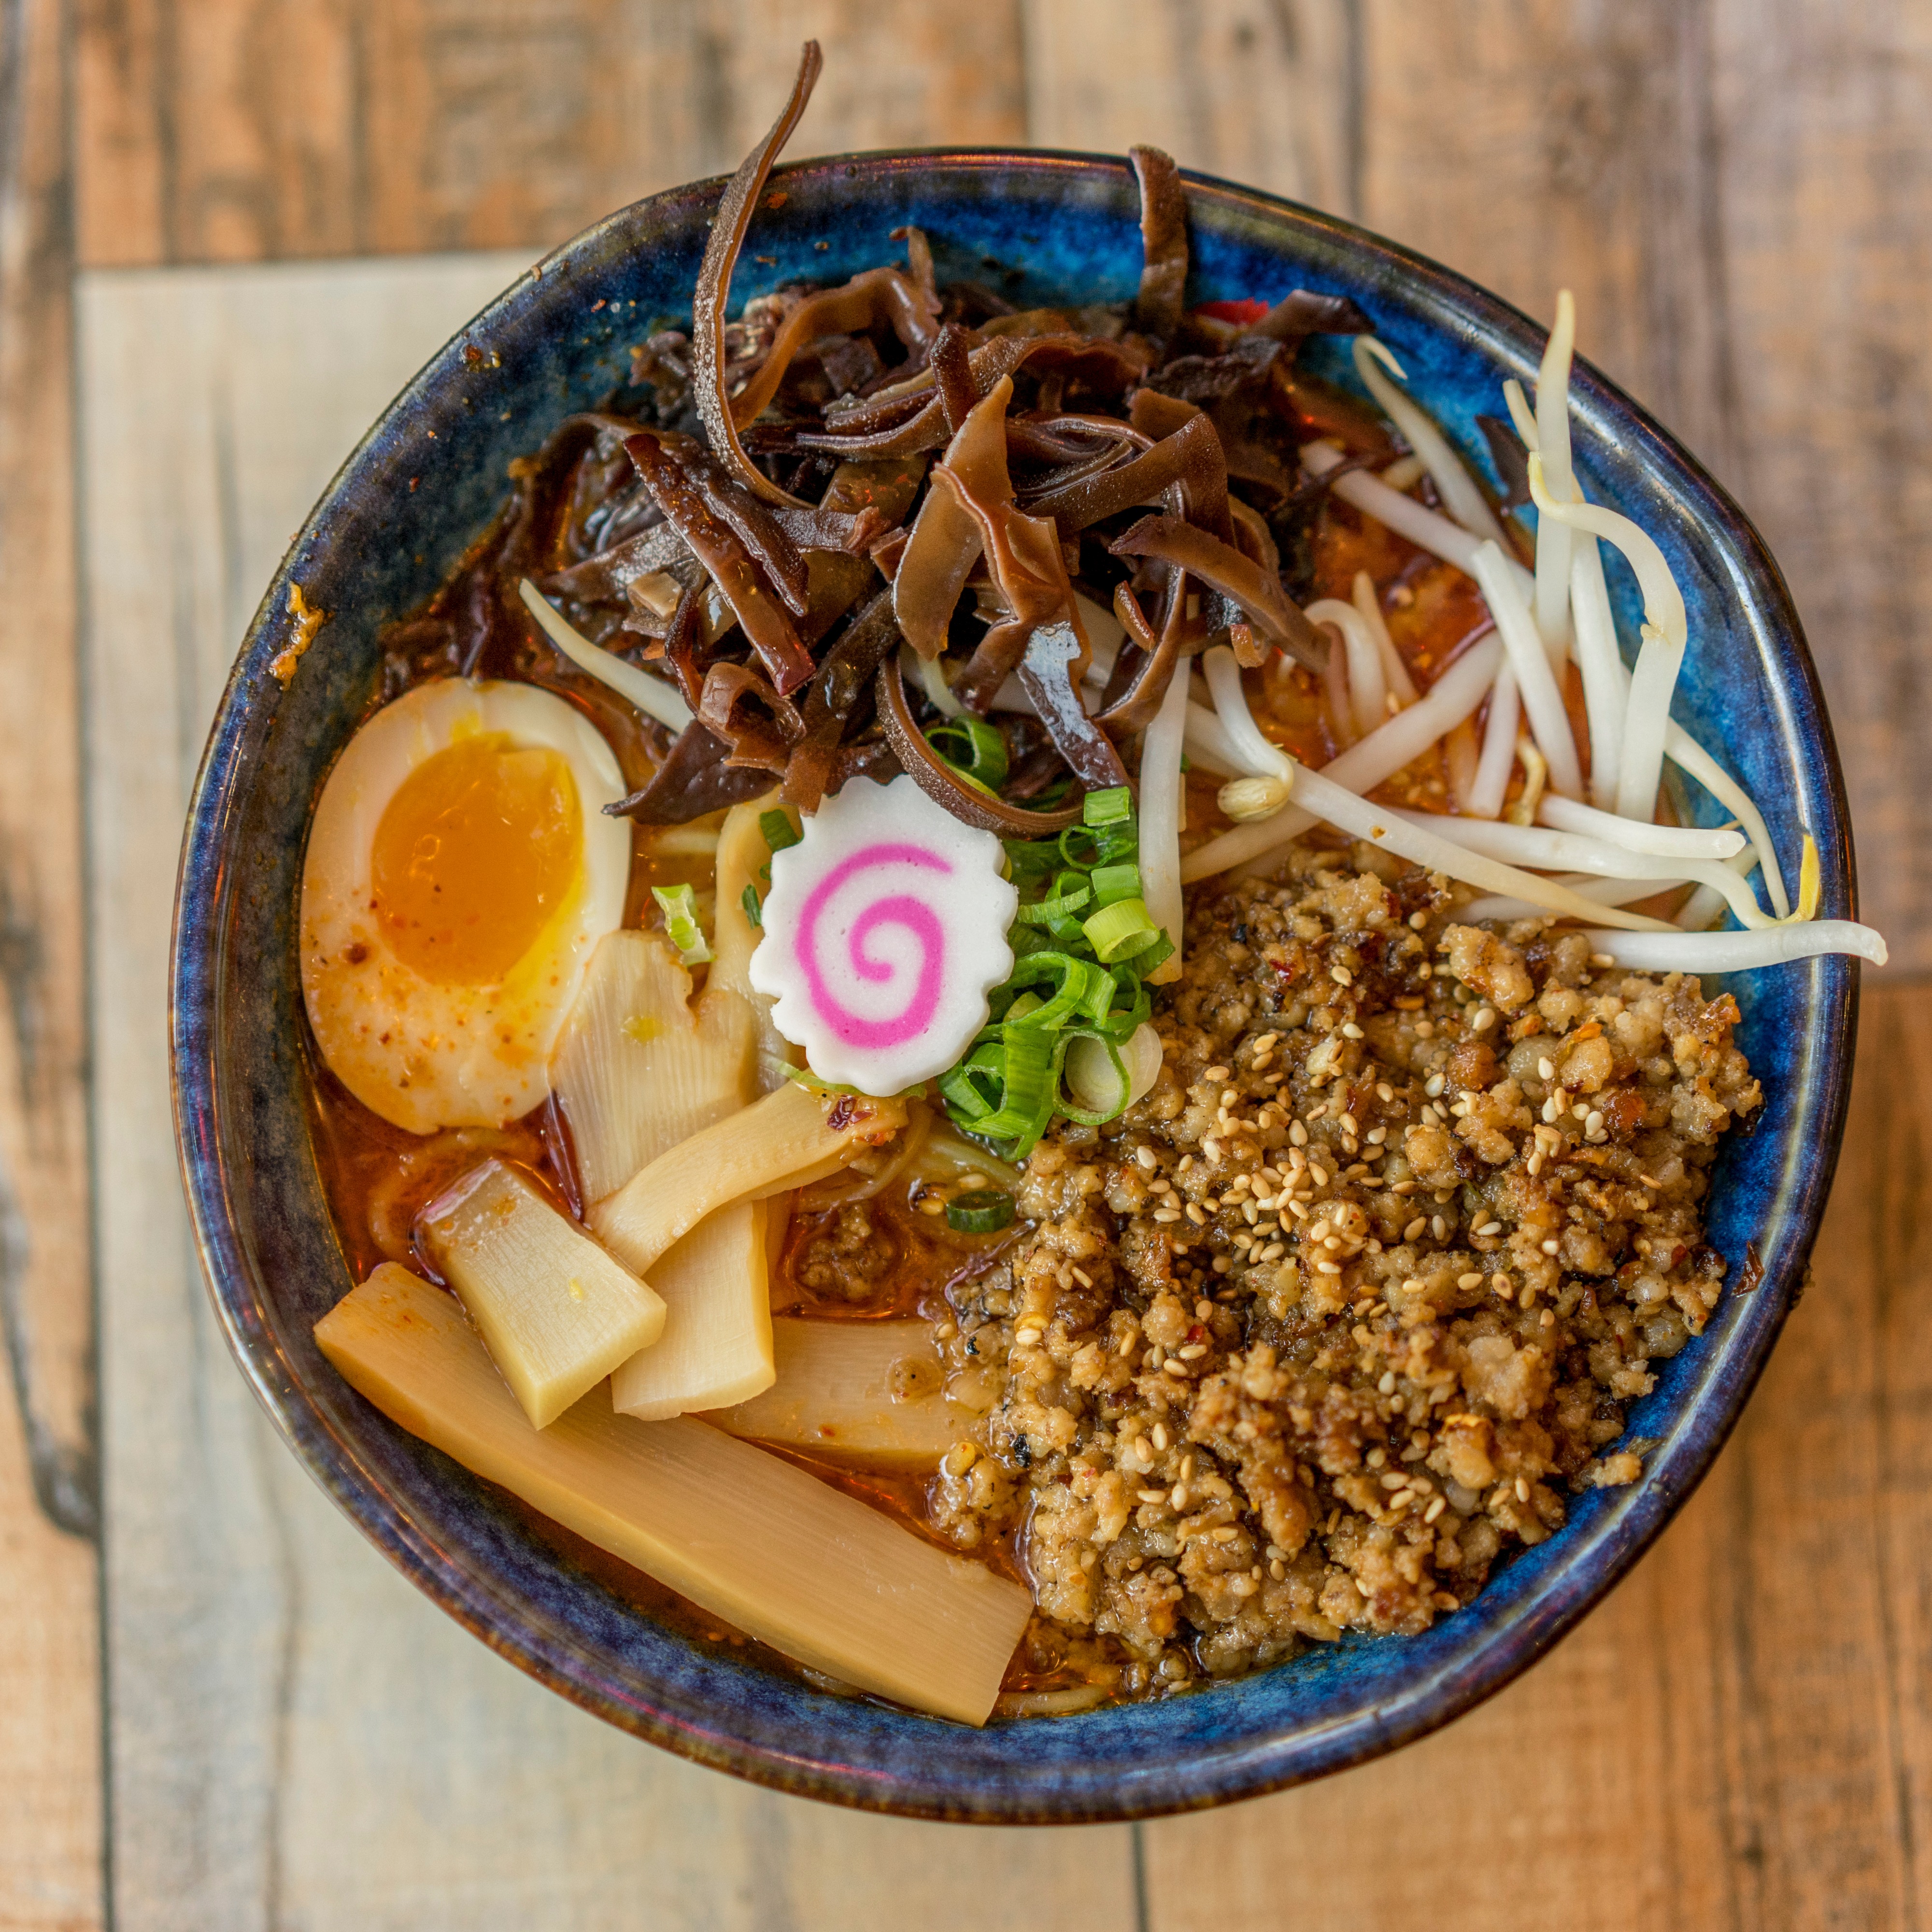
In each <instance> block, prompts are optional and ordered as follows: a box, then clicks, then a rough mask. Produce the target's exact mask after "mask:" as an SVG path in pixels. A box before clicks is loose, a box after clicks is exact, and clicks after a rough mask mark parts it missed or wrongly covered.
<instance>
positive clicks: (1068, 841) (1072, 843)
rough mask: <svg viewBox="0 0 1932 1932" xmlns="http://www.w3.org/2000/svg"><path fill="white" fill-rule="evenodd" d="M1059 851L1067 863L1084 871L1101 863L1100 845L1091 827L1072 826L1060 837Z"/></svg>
mask: <svg viewBox="0 0 1932 1932" xmlns="http://www.w3.org/2000/svg"><path fill="white" fill-rule="evenodd" d="M1083 847H1084V848H1085V849H1084V850H1083V849H1082V848H1083ZM1058 850H1059V853H1060V856H1061V859H1062V860H1064V862H1065V863H1067V865H1077V866H1079V867H1080V868H1081V869H1082V870H1083V871H1085V870H1086V869H1088V868H1090V867H1092V866H1094V865H1098V864H1099V863H1100V841H1099V840H1098V839H1097V838H1095V837H1094V829H1093V827H1092V826H1088V825H1070V826H1068V827H1067V829H1066V830H1065V831H1064V832H1062V833H1061V835H1060V841H1059V847H1058Z"/></svg>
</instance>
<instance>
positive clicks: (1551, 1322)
mask: <svg viewBox="0 0 1932 1932" xmlns="http://www.w3.org/2000/svg"><path fill="white" fill-rule="evenodd" d="M1538 1319H1539V1320H1540V1321H1541V1322H1542V1324H1543V1325H1544V1328H1555V1327H1556V1316H1553V1314H1551V1313H1550V1310H1548V1309H1547V1308H1546V1309H1545V1310H1544V1311H1543V1313H1542V1314H1541V1316H1539V1317H1538Z"/></svg>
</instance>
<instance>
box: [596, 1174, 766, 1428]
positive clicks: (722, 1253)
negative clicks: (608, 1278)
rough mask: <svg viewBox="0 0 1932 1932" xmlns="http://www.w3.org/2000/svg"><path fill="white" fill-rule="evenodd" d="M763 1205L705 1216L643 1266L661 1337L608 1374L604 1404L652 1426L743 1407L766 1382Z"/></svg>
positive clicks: (740, 1204)
mask: <svg viewBox="0 0 1932 1932" xmlns="http://www.w3.org/2000/svg"><path fill="white" fill-rule="evenodd" d="M770 1215H771V1208H770V1205H769V1203H768V1202H763V1201H733V1202H732V1203H731V1204H730V1205H729V1206H728V1207H724V1208H719V1209H718V1211H717V1212H716V1213H715V1214H707V1215H706V1217H704V1219H703V1220H701V1221H700V1222H699V1223H698V1224H697V1226H696V1227H694V1229H691V1232H690V1233H689V1234H688V1235H685V1238H684V1239H683V1240H682V1241H679V1243H678V1244H676V1247H673V1248H672V1249H671V1250H670V1251H669V1252H668V1253H665V1254H664V1255H661V1256H659V1257H658V1260H657V1261H656V1262H655V1263H654V1264H653V1265H652V1268H651V1286H652V1287H653V1288H654V1289H656V1290H657V1292H658V1294H659V1295H662V1296H663V1298H664V1307H665V1309H666V1310H667V1313H666V1315H665V1319H664V1334H662V1335H661V1337H659V1338H658V1340H657V1342H656V1343H655V1345H654V1346H652V1347H650V1348H648V1349H645V1350H644V1351H643V1353H642V1354H640V1355H633V1356H632V1357H631V1359H630V1360H629V1361H628V1362H626V1363H625V1364H624V1365H623V1367H621V1368H620V1369H619V1370H617V1371H616V1373H615V1374H614V1375H613V1376H611V1378H610V1406H611V1407H612V1408H613V1409H617V1410H619V1411H621V1412H622V1413H623V1414H624V1415H634V1416H638V1417H641V1418H643V1420H645V1421H660V1420H661V1419H662V1418H664V1417H665V1416H670V1415H688V1414H690V1413H691V1412H692V1411H693V1410H694V1409H721V1408H724V1407H725V1406H727V1405H728V1404H730V1403H739V1402H744V1401H746V1400H748V1399H750V1398H751V1397H754V1396H756V1395H757V1394H759V1393H760V1391H762V1390H764V1389H768V1388H770V1387H771V1385H772V1376H773V1375H774V1373H775V1370H774V1367H773V1364H772V1301H771V1277H770V1274H769V1268H768V1266H767V1263H766V1239H767V1232H766V1231H767V1227H768V1224H769V1220H770Z"/></svg>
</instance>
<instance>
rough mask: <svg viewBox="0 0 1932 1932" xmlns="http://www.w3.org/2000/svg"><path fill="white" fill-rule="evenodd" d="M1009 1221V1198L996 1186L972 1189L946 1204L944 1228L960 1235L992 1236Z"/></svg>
mask: <svg viewBox="0 0 1932 1932" xmlns="http://www.w3.org/2000/svg"><path fill="white" fill-rule="evenodd" d="M1012 1220H1013V1196H1011V1195H1010V1194H1007V1193H1002V1192H1001V1190H999V1189H998V1188H997V1187H975V1188H973V1189H971V1190H969V1191H968V1193H965V1194H956V1195H955V1196H953V1199H951V1200H950V1201H949V1202H947V1204H946V1225H947V1226H948V1227H949V1228H950V1229H953V1230H954V1231H955V1232H956V1233H959V1234H962V1235H995V1234H998V1232H999V1231H1000V1230H1001V1229H1002V1228H1004V1227H1006V1226H1009V1225H1010V1223H1011V1222H1012Z"/></svg>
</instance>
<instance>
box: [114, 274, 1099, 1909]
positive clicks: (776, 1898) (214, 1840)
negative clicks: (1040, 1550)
mask: <svg viewBox="0 0 1932 1932" xmlns="http://www.w3.org/2000/svg"><path fill="white" fill-rule="evenodd" d="M518 259H519V258H515V257H509V258H505V257H495V258H484V259H482V260H476V259H474V258H469V259H465V258H444V259H443V260H437V261H425V260H414V261H410V260H404V261H398V262H392V263H361V264H353V265H332V266H326V267H324V266H316V265H290V266H281V267H277V268H265V269H216V270H209V269H187V270H168V271H134V272H126V271H115V272H98V273H95V274H94V275H90V276H89V277H86V278H84V279H83V284H82V287H81V293H80V325H81V343H82V358H83V360H82V398H83V411H82V415H83V450H84V454H85V458H86V528H87V530H88V533H89V544H88V550H87V586H88V594H89V608H90V610H91V611H92V613H94V617H95V621H94V622H93V623H92V626H91V627H90V629H89V634H88V640H87V648H88V660H87V662H88V688H89V693H90V731H91V743H92V748H93V751H94V756H93V757H92V760H91V763H90V802H91V804H92V825H93V826H94V829H95V838H94V847H93V867H92V890H93V901H92V903H93V906H94V909H95V934H96V941H95V950H94V956H93V962H92V964H93V971H94V974H95V989H96V991H95V1051H96V1059H97V1064H98V1067H99V1069H100V1072H99V1076H98V1108H99V1122H100V1127H99V1134H100V1159H101V1171H102V1172H103V1173H104V1174H106V1175H111V1176H112V1177H113V1187H112V1188H111V1189H110V1190H108V1191H107V1193H105V1194H104V1198H103V1201H102V1204H101V1259H102V1271H103V1296H104V1311H105V1321H104V1346H103V1361H102V1370H103V1382H104V1400H105V1409H106V1459H107V1460H106V1469H107V1496H108V1523H109V1537H108V1546H107V1616H108V1637H107V1641H108V1653H109V1659H110V1674H111V1677H112V1681H113V1711H112V1718H111V1725H112V1754H113V1821H114V1822H113V1830H114V1843H113V1871H114V1886H115V1896H114V1908H115V1923H116V1924H118V1925H119V1926H120V1927H123V1928H124V1932H151V1928H153V1929H154V1932H159V1929H160V1928H167V1929H168V1932H172V1928H176V1927H178V1928H181V1932H231V1928H234V1932H244V1928H246V1932H253V1928H256V1927H263V1928H266V1927H272V1926H276V1925H281V1924H300V1925H302V1926H305V1927H311V1928H314V1929H315V1932H329V1928H335V1927H341V1928H343V1932H370V1928H382V1927H395V1928H398V1932H436V1929H437V1928H440V1927H449V1928H451V1932H473V1928H484V1929H485V1932H487V1928H492V1927H505V1928H509V1927H517V1928H520V1932H547V1928H550V1927H557V1928H563V1927H568V1928H571V1932H580V1928H598V1927H613V1928H614V1927H619V1926H625V1927H628V1926H630V1925H633V1924H635V1923H637V1915H638V1912H639V1909H640V1906H639V1900H640V1899H648V1900H649V1902H650V1903H649V1912H650V1913H651V1915H652V1922H653V1923H661V1924H667V1925H691V1926H700V1925H702V1926H706V1927H710V1926H716V1927H723V1928H727V1932H729V1928H739V1927H742V1928H746V1932H749V1928H751V1927H769V1926H772V1925H783V1926H787V1927H799V1928H802V1929H803V1928H811V1927H827V1928H829V1927H833V1926H838V1925H844V1924H850V1923H853V1922H858V1923H879V1924H883V1923H887V1922H894V1921H898V1919H900V1918H904V1919H905V1920H906V1921H907V1922H910V1923H916V1924H920V1925H922V1926H932V1927H938V1928H945V1927H961V1928H964V1927H969V1926H970V1927H983V1926H999V1927H1007V1926H1010V1927H1019V1926H1020V1925H1022V1924H1023V1923H1024V1924H1032V1923H1034V1922H1035V1921H1036V1920H1037V1917H1038V1916H1039V1915H1041V1914H1042V1913H1044V1914H1045V1915H1047V1916H1049V1917H1057V1918H1060V1919H1061V1921H1064V1922H1068V1923H1079V1924H1082V1925H1083V1926H1085V1925H1089V1924H1092V1925H1096V1926H1099V1927H1123V1928H1124V1927H1127V1925H1129V1924H1130V1923H1131V1922H1132V1919H1133V1876H1132V1860H1131V1855H1130V1845H1129V1841H1128V1838H1127V1834H1126V1833H1125V1832H1124V1831H1119V1830H1115V1831H1097V1832H1086V1833H1082V1834H1076V1835H1064V1834H1063V1835H1040V1834H1028V1833H1024V1832H1009V1833H1003V1834H1001V1835H998V1837H997V1838H995V1839H993V1840H992V1841H987V1840H985V1839H983V1838H980V1837H978V1836H977V1835H974V1834H970V1833H964V1832H947V1831H944V1830H941V1829H939V1828H938V1827H936V1826H907V1825H901V1824H898V1823H893V1822H891V1821H886V1820H874V1819H865V1818H861V1817H857V1816H856V1815H853V1814H846V1813H840V1812H833V1811H827V1810H825V1809H823V1808H819V1807H815V1806H807V1805H805V1804H804V1803H803V1802H801V1801H799V1800H796V1799H781V1798H777V1797H774V1796H770V1795H769V1794H767V1793H760V1792H757V1791H754V1790H752V1789H751V1787H748V1786H745V1785H742V1784H737V1783H736V1782H735V1781H731V1780H730V1779H727V1778H721V1777H719V1776H718V1775H715V1774H713V1773H710V1772H702V1771H698V1770H695V1769H691V1767H689V1766H685V1765H683V1764H681V1763H679V1762H678V1761H677V1760H674V1759H673V1758H671V1757H668V1756H667V1755H665V1754H661V1753H659V1752H657V1751H652V1750H651V1749H650V1748H648V1747H647V1746H645V1745H640V1744H638V1743H637V1742H634V1740H631V1739H628V1738H625V1737H624V1736H621V1735H620V1734H619V1733H616V1732H615V1731H613V1730H609V1729H608V1728H607V1727H604V1726H603V1725H601V1724H598V1723H597V1722H596V1721H595V1720H593V1719H592V1718H588V1717H586V1716H585V1715H583V1714H582V1713H580V1712H577V1711H576V1710H575V1709H573V1708H572V1707H571V1706H568V1705H567V1704H565V1703H564V1702H563V1701H562V1700H560V1699H559V1698H556V1697H553V1696H551V1695H550V1694H548V1693H547V1692H545V1691H542V1690H541V1689H539V1688H538V1687H537V1686H536V1685H534V1684H532V1683H531V1682H529V1680H527V1679H524V1678H523V1677H522V1676H520V1675H519V1674H518V1673H516V1672H515V1671H514V1670H512V1669H511V1668H510V1667H508V1665H507V1664H504V1663H503V1662H502V1661H500V1660H499V1659H498V1658H496V1657H495V1656H494V1655H492V1654H491V1653H490V1652H489V1651H488V1650H487V1649H485V1648H484V1646H482V1645H481V1644H478V1643H475V1642H474V1641H473V1640H471V1639H470V1638H469V1637H468V1636H467V1635H466V1634H464V1633H463V1631H461V1630H460V1629H459V1628H458V1626H457V1625H455V1624H454V1623H452V1622H449V1620H447V1619H445V1618H443V1617H442V1616H440V1615H439V1614H438V1613H437V1612H436V1611H435V1610H434V1609H432V1608H431V1606H430V1605H429V1604H428V1603H427V1602H426V1601H425V1600H424V1599H422V1598H421V1597H419V1595H417V1594H416V1592H413V1590H412V1589H410V1587H409V1586H407V1584H405V1583H404V1582H403V1581H402V1580H401V1578H399V1577H398V1576H397V1575H396V1574H395V1573H394V1572H393V1571H392V1570H390V1568H389V1566H388V1565H386V1564H385V1563H384V1562H383V1561H382V1560H381V1559H380V1558H379V1557H378V1556H377V1555H376V1554H375V1553H374V1552H373V1551H372V1550H369V1549H368V1547H366V1546H365V1544H363V1542H362V1539H361V1538H360V1537H359V1536H358V1535H356V1532H354V1530H353V1529H352V1528H351V1527H350V1526H349V1524H348V1523H347V1522H346V1520H344V1519H342V1518H341V1517H339V1516H338V1515H337V1514H336V1513H335V1511H333V1510H332V1509H331V1508H329V1505H328V1504H327V1502H326V1501H325V1500H324V1499H323V1496H322V1495H321V1493H320V1491H319V1490H317V1489H316V1488H315V1487H314V1485H313V1484H311V1483H310V1481H308V1478H307V1477H306V1476H305V1475H304V1474H303V1473H302V1471H301V1469H299V1467H298V1466H297V1465H296V1463H295V1462H294V1460H293V1458H292V1457H290V1456H289V1455H288V1454H287V1452H286V1451H284V1449H283V1448H282V1447H281V1445H280V1443H279V1442H278V1441H277V1440H276V1439H275V1437H274V1436H273V1434H272V1431H271V1430H270V1429H269V1425H268V1424H267V1423H266V1421H265V1420H264V1419H263V1418H262V1417H261V1416H260V1415H259V1413H258V1412H257V1409H256V1406H255V1404H254V1399H253V1398H252V1397H251V1395H250V1394H249V1393H248V1390H247V1388H246V1387H245V1384H244V1383H243V1382H242V1378H241V1377H240V1376H239V1375H238V1374H237V1373H236V1371H235V1369H234V1367H233V1364H232V1363H231V1362H230V1361H229V1359H228V1356H227V1352H226V1349H225V1347H224V1346H223V1343H222V1342H221V1340H220V1337H218V1335H217V1333H216V1332H215V1330H214V1324H213V1321H212V1319H211V1316H209V1314H208V1312H207V1310H206V1307H205V1298H204V1297H203V1295H202V1289H201V1286H200V1283H199V1280H198V1279H197V1271H196V1263H195V1261H194V1258H193V1254H192V1253H191V1251H190V1247H189V1243H188V1240H187V1230H186V1227H185V1225H184V1214H183V1211H182V1208H181V1202H180V1197H179V1188H178V1183H177V1181H176V1179H175V1172H174V1156H173V1152H172V1143H171V1138H170V1134H169V1125H168V1116H167V1106H168V1095H167V1073H166V1060H165V1037H164V1034H163V1030H162V1028H161V1025H160V1004H159V993H160V989H161V987H162V986H163V985H164V984H165V980H166V974H165V961H166V944H167V935H168V919H169V898H170V895H171V892H172V879H173V874H174V854H175V844H176V841H177V837H178V834H177V831H176V827H177V826H178V825H179V823H180V822H181V816H182V813H183V811H184V805H185V800H186V795H187V785H188V783H189V781H190V778H191V776H192V774H193V768H194V763H195V760H196V757H198V755H199V750H200V746H201V742H202V733H203V731H204V730H205V724H206V720H207V718H208V714H209V712H210V711H211V709H212V706H213V704H214V700H215V697H216V695H217V692H218V691H219V688H220V680H221V678H222V676H223V674H224V673H225V672H226V667H227V664H228V661H229V657H230V655H231V654H232V652H233V647H234V643H235V640H236V639H237V637H239V635H240V634H241V631H242V628H243V627H244V625H245V623H246V622H247V619H248V615H249V613H250V611H251V607H252V605H253V604H254V598H255V595H256V593H257V589H258V588H259V586H261V585H262V584H263V583H266V580H267V579H268V577H269V573H270V571H271V569H272V566H273V564H274V562H275V559H276V557H277V556H278V554H279V553H280V551H281V547H282V546H283V544H284V543H285V542H286V541H287V537H288V535H289V532H290V531H291V530H293V529H294V528H295V527H296V524H297V523H298V522H299V520H300V518H301V517H302V514H303V512H304V511H305V508H306V507H307V505H308V502H309V500H310V498H311V495H312V493H314V491H315V490H317V489H318V488H319V487H320V485H321V484H322V483H323V481H326V478H327V477H328V475H329V473H330V472H331V471H332V469H333V468H334V466H335V463H336V462H337V461H338V459H339V458H340V456H341V452H343V451H344V449H347V448H348V447H349V446H350V444H351V443H353V440H355V438H356V435H357V434H359V431H361V429H362V428H363V427H364V426H365V425H366V424H367V423H368V421H369V420H370V419H371V418H372V417H373V416H374V414H375V413H376V412H377V410H378V409H380V407H381V406H382V404H383V402H384V401H386V399H387V398H388V397H389V395H391V394H392V392H394V390H395V389H396V388H397V386H398V385H399V383H400V382H401V380H402V379H403V378H404V376H405V375H406V374H407V373H408V371H410V368H412V367H413V365H414V364H415V363H416V362H417V361H418V360H419V358H420V357H421V356H422V355H423V354H425V353H427V351H428V350H429V349H430V348H431V347H433V346H434V344H436V343H437V341H440V340H441V339H442V338H443V335H445V334H446V333H447V332H449V331H450V330H451V329H454V328H455V326H458V324H460V323H461V322H462V321H463V320H466V318H467V317H468V316H469V314H471V313H472V311H474V310H475V308H477V307H478V305H480V304H481V302H482V300H483V299H484V298H485V297H486V296H487V295H489V294H490V293H493V292H494V291H495V290H496V288H498V287H500V286H502V284H504V283H505V282H506V281H508V279H510V278H511V275H512V273H513V272H514V268H515V267H516V266H517V262H518ZM156 368H165V369H166V370H167V371H168V381H167V382H166V383H165V384H157V383H154V380H153V371H154V370H155V369H156ZM134 609H139V610H143V611H146V612H150V613H155V615H156V616H157V618H158V620H159V621H158V622H151V623H149V624H147V625H133V624H125V623H121V622H115V621H114V617H115V613H121V612H124V611H127V610H134ZM989 1854H990V1855H989Z"/></svg>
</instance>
